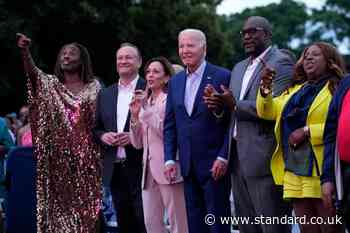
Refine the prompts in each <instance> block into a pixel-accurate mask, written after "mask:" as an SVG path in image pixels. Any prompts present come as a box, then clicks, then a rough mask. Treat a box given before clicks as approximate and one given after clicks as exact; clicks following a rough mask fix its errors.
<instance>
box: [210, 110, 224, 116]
mask: <svg viewBox="0 0 350 233" xmlns="http://www.w3.org/2000/svg"><path fill="white" fill-rule="evenodd" d="M224 113H225V111H224V110H222V111H221V112H220V113H219V114H218V113H216V112H215V111H213V114H214V116H215V117H216V118H222V117H223V116H224Z"/></svg>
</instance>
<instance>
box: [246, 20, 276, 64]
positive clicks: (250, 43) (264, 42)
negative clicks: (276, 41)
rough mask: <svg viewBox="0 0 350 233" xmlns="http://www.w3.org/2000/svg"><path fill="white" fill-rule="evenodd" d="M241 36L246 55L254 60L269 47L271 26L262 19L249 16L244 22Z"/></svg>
mask: <svg viewBox="0 0 350 233" xmlns="http://www.w3.org/2000/svg"><path fill="white" fill-rule="evenodd" d="M241 36H242V43H243V47H244V50H245V52H246V54H248V55H249V56H252V57H253V58H255V57H257V56H259V55H260V54H261V53H262V52H264V51H265V50H266V49H267V48H268V47H269V46H270V45H271V37H272V27H271V24H270V23H269V21H268V20H267V19H265V18H264V17H261V16H251V17H249V18H248V19H247V20H246V21H245V22H244V25H243V28H242V31H241Z"/></svg>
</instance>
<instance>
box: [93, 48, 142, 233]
mask: <svg viewBox="0 0 350 233" xmlns="http://www.w3.org/2000/svg"><path fill="white" fill-rule="evenodd" d="M141 63H142V59H141V54H140V51H139V49H138V48H137V47H136V46H135V45H133V44H130V43H124V44H122V45H121V46H120V48H119V49H118V51H117V53H116V66H117V72H118V75H119V79H118V81H117V83H115V84H113V85H111V86H109V87H108V88H106V89H104V90H102V91H101V92H100V93H99V95H98V98H97V106H96V125H95V128H94V134H95V137H96V138H97V140H98V142H99V143H100V144H101V145H102V148H103V149H104V150H103V154H102V155H103V185H104V186H105V187H111V192H112V199H113V203H114V207H115V208H116V209H117V221H118V226H119V231H118V232H120V233H146V230H145V225H144V218H143V209H142V199H141V177H142V150H136V149H135V148H134V147H133V146H132V145H131V143H130V136H129V126H130V112H129V104H130V102H131V99H132V97H133V95H134V91H135V90H136V89H145V86H146V81H145V80H143V79H142V78H140V76H139V74H138V72H139V69H140V67H141Z"/></svg>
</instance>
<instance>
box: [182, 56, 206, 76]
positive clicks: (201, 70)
mask: <svg viewBox="0 0 350 233" xmlns="http://www.w3.org/2000/svg"><path fill="white" fill-rule="evenodd" d="M206 65H207V62H206V61H205V60H203V61H202V63H201V64H200V65H199V66H198V68H197V69H196V70H195V71H194V72H192V73H190V72H189V70H188V69H186V74H187V76H189V75H191V76H194V77H202V76H203V74H204V70H205V66H206Z"/></svg>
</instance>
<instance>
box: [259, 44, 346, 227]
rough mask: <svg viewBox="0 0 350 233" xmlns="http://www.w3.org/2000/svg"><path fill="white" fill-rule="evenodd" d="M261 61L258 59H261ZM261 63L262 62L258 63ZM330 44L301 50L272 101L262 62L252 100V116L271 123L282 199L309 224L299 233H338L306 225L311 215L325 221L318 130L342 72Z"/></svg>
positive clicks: (269, 72)
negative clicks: (284, 87) (290, 74)
mask: <svg viewBox="0 0 350 233" xmlns="http://www.w3.org/2000/svg"><path fill="white" fill-rule="evenodd" d="M262 62H263V61H262ZM263 63H264V62H263ZM344 67H345V66H344V61H343V59H342V57H341V56H340V55H339V53H338V52H337V50H336V48H334V47H333V46H332V45H330V44H327V43H324V42H317V43H314V44H313V45H311V46H309V47H308V48H306V49H305V50H304V52H303V54H302V56H301V58H300V59H299V61H298V63H297V64H296V66H295V74H294V77H293V82H292V84H291V86H290V87H289V88H288V89H287V90H286V91H285V92H284V93H282V94H281V95H280V96H279V97H275V98H273V97H272V93H271V90H272V87H271V83H272V82H271V81H272V78H273V75H274V71H273V70H272V69H271V68H269V67H268V65H266V64H265V69H264V73H263V76H262V80H261V85H260V91H259V92H258V96H257V113H258V116H259V117H261V118H263V119H266V120H275V122H276V123H275V129H274V130H275V137H276V149H275V151H274V154H273V156H272V159H271V171H272V175H273V177H274V180H275V183H276V184H277V185H283V196H284V198H285V199H288V200H291V201H292V203H293V208H294V211H295V213H296V215H297V216H300V217H302V216H306V221H307V222H309V223H311V224H302V225H300V228H301V232H302V233H307V232H310V233H311V232H312V233H317V232H322V233H324V232H339V226H336V225H332V224H325V225H323V226H322V227H321V225H316V224H314V225H313V224H312V222H311V221H313V220H314V219H312V217H315V216H318V217H324V219H326V217H330V216H335V213H330V212H329V211H328V210H327V209H326V208H325V207H324V206H323V203H322V200H321V186H320V171H322V161H323V149H324V146H323V130H324V125H325V121H326V117H327V112H328V107H329V104H330V101H331V99H332V94H333V92H334V89H335V88H336V86H337V84H338V82H339V80H340V79H341V78H342V77H343V74H344V71H345V68H344Z"/></svg>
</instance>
